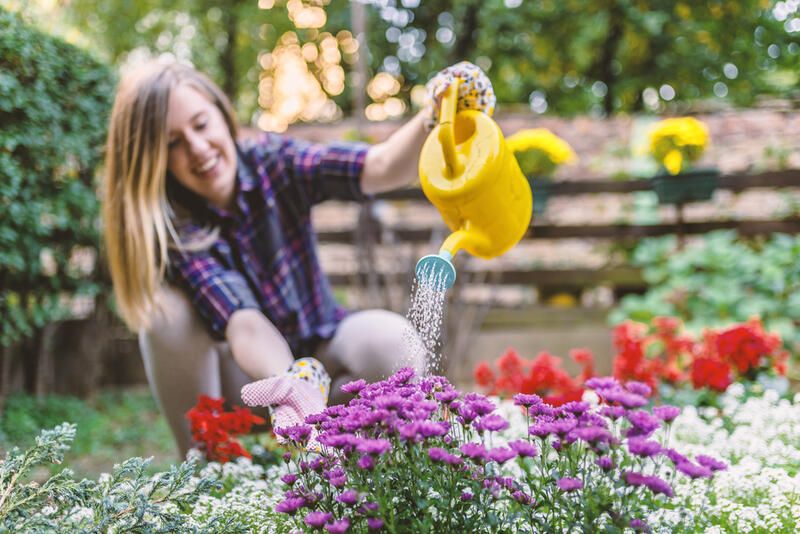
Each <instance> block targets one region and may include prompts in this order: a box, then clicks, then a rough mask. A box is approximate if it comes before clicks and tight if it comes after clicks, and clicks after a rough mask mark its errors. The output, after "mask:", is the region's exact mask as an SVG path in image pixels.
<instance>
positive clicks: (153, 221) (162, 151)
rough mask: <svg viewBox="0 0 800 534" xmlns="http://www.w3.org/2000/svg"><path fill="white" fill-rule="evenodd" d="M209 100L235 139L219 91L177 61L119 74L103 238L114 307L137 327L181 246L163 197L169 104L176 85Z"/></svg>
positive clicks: (145, 320)
mask: <svg viewBox="0 0 800 534" xmlns="http://www.w3.org/2000/svg"><path fill="white" fill-rule="evenodd" d="M184 84H185V85H188V86H191V87H192V88H194V89H196V90H198V91H199V92H200V93H201V94H203V95H205V96H206V97H207V98H208V99H209V101H210V102H212V103H213V104H214V105H215V106H217V108H219V110H220V112H222V115H223V117H224V118H225V121H226V123H227V125H228V128H229V130H230V132H231V136H232V137H233V138H234V139H236V120H235V117H234V114H233V110H232V109H231V105H230V102H229V101H228V99H227V98H226V96H225V95H224V93H223V92H222V91H221V90H220V89H219V87H217V86H216V85H215V84H214V83H213V82H212V81H211V80H209V79H208V78H207V77H206V76H204V75H203V74H201V73H200V72H198V71H197V70H195V69H193V68H192V67H189V66H186V65H182V64H179V63H160V62H152V63H148V64H146V65H145V66H143V67H140V68H138V69H136V70H135V71H133V72H132V73H130V74H128V75H126V76H124V77H123V79H122V81H121V82H120V85H119V88H118V89H117V95H116V98H115V99H114V107H113V109H112V111H111V120H110V123H109V129H108V139H107V141H106V162H105V176H104V184H103V185H104V191H103V210H102V211H103V235H104V240H105V246H106V255H107V258H108V265H109V270H110V272H111V280H112V282H113V284H114V294H115V296H116V303H117V308H118V310H119V312H120V315H121V316H122V318H123V320H124V321H125V323H126V324H127V325H128V327H129V328H131V329H132V330H134V331H138V330H142V329H145V330H146V329H148V328H149V327H150V325H151V321H152V316H153V313H154V312H155V311H156V310H157V309H158V303H157V302H156V292H157V291H158V288H159V287H160V286H161V284H162V283H163V281H164V277H165V274H166V270H167V263H168V260H169V258H168V249H169V248H170V247H171V246H178V247H179V248H180V247H181V246H182V244H181V242H180V239H179V237H178V233H177V232H176V230H175V225H174V224H173V223H174V217H175V215H174V213H175V211H174V209H173V208H174V206H171V205H170V202H169V200H168V198H167V187H166V184H167V158H168V147H167V143H168V139H167V131H166V130H167V126H166V122H167V108H168V104H169V98H170V93H171V91H172V90H173V89H175V88H176V87H177V86H179V85H184Z"/></svg>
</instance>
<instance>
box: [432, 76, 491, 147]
mask: <svg viewBox="0 0 800 534" xmlns="http://www.w3.org/2000/svg"><path fill="white" fill-rule="evenodd" d="M456 78H459V79H460V80H461V83H460V84H459V86H458V111H461V110H463V109H476V110H478V111H483V112H484V113H486V114H487V115H489V116H490V117H491V116H492V113H494V106H495V103H496V102H497V97H495V95H494V89H493V88H492V82H491V81H490V80H489V77H488V76H486V74H485V73H484V72H483V71H482V70H481V68H480V67H478V66H477V65H473V64H472V63H470V62H469V61H462V62H461V63H456V64H455V65H451V66H450V67H447V68H446V69H444V70H441V71H439V73H438V74H436V76H434V77H433V78H431V80H430V81H429V82H428V83H427V84H426V85H425V90H426V92H427V99H428V105H427V106H426V114H427V117H426V119H425V126H426V127H427V128H428V131H430V130H432V129H433V127H434V126H436V123H437V122H438V120H439V106H440V103H441V99H442V94H444V91H445V89H447V87H449V86H450V84H451V83H453V81H454V80H455V79H456Z"/></svg>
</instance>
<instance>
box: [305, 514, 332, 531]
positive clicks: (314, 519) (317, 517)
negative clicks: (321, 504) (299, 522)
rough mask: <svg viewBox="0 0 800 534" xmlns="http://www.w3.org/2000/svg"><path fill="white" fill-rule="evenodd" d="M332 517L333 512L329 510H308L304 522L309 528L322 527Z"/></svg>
mask: <svg viewBox="0 0 800 534" xmlns="http://www.w3.org/2000/svg"><path fill="white" fill-rule="evenodd" d="M332 517H333V514H332V513H330V512H309V513H308V514H307V515H306V519H305V522H306V525H308V526H309V527H311V528H322V527H323V525H325V523H327V522H328V521H330V520H331V518H332Z"/></svg>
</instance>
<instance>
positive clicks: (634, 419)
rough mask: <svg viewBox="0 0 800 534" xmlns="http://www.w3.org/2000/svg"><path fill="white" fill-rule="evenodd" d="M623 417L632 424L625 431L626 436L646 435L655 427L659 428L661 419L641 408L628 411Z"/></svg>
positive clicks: (653, 430)
mask: <svg viewBox="0 0 800 534" xmlns="http://www.w3.org/2000/svg"><path fill="white" fill-rule="evenodd" d="M625 417H626V418H627V419H628V421H630V423H631V425H633V426H631V428H629V429H628V430H627V432H626V435H627V436H628V437H637V436H642V437H647V436H649V435H650V434H652V433H653V432H655V430H656V429H658V428H661V420H660V419H657V418H655V417H653V416H652V415H650V414H649V413H647V412H645V411H643V410H636V411H633V412H628V414H627V415H626V416H625Z"/></svg>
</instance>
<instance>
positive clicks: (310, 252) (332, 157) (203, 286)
mask: <svg viewBox="0 0 800 534" xmlns="http://www.w3.org/2000/svg"><path fill="white" fill-rule="evenodd" d="M368 148H369V147H368V145H365V144H361V143H335V144H330V145H320V144H312V143H308V142H304V141H299V140H295V139H289V138H285V137H282V136H279V135H274V134H264V135H263V136H261V137H259V138H258V139H257V140H255V141H250V142H248V143H242V144H238V145H237V152H238V165H237V176H236V180H237V182H238V184H237V192H236V201H235V203H236V209H235V210H234V211H225V210H221V209H219V208H216V207H214V206H212V205H210V204H209V203H208V202H207V201H205V200H204V199H202V198H201V197H199V196H198V195H196V194H194V193H192V192H190V191H189V190H188V189H186V188H183V187H182V186H180V185H179V184H178V183H177V182H176V181H175V180H172V179H171V180H169V189H170V198H171V199H172V200H173V201H176V202H178V203H179V204H180V205H181V206H182V207H183V208H185V209H187V210H188V211H189V213H190V214H191V222H189V223H188V224H182V225H179V233H180V235H181V236H182V237H185V236H188V235H191V234H192V233H193V232H196V231H200V230H201V229H203V228H208V227H217V228H219V238H218V239H217V240H216V241H215V242H214V243H213V244H212V245H211V246H210V248H208V249H207V250H203V251H201V252H194V251H190V252H187V251H178V250H173V251H172V252H171V254H170V262H169V263H170V273H169V278H170V281H171V282H173V283H175V284H177V285H178V286H181V287H183V288H184V289H185V290H186V291H187V292H188V294H189V295H190V296H191V298H192V301H193V302H194V305H195V307H196V309H197V310H198V311H199V313H200V316H201V317H202V318H203V320H204V321H205V322H206V324H207V326H208V328H209V331H210V333H211V334H212V337H214V338H215V339H223V338H224V335H225V328H226V326H227V324H228V320H229V319H230V317H231V315H232V314H233V313H234V312H235V311H236V310H239V309H243V308H255V309H258V310H261V311H262V312H263V313H264V315H265V316H266V317H267V318H268V319H269V320H270V321H271V322H272V323H273V324H274V325H275V326H276V327H277V329H278V330H279V331H280V332H281V334H283V336H284V337H285V338H286V341H287V342H288V344H289V346H290V347H291V349H292V352H293V354H294V355H295V356H296V357H300V356H305V355H311V354H309V353H311V352H313V351H314V350H315V349H316V346H317V345H318V343H319V341H320V340H323V339H328V338H330V337H332V336H333V334H334V332H335V331H336V327H337V326H338V324H339V322H340V321H341V320H342V318H343V317H344V316H345V315H346V311H345V310H344V309H343V308H342V307H341V306H339V305H338V304H337V303H336V301H335V300H334V298H333V293H332V291H331V288H330V285H329V283H328V280H327V278H326V277H325V274H324V273H323V272H322V269H321V268H320V264H319V259H318V257H317V243H316V237H315V235H314V231H313V228H312V226H311V207H312V206H313V205H314V204H317V203H319V202H322V201H324V200H327V199H341V200H363V199H364V198H366V197H365V195H364V194H363V193H362V191H361V186H360V177H361V171H362V169H363V167H364V159H365V157H366V153H367V150H368Z"/></svg>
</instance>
